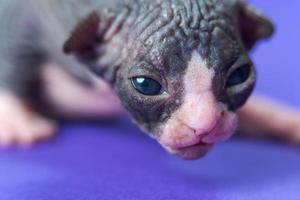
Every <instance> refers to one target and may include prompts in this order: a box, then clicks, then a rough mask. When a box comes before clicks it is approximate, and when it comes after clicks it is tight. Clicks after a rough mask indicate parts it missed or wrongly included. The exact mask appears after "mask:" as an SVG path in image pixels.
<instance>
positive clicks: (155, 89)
mask: <svg viewBox="0 0 300 200" xmlns="http://www.w3.org/2000/svg"><path fill="white" fill-rule="evenodd" d="M131 82H132V85H133V87H134V88H135V89H136V90H137V91H138V92H139V93H141V94H144V95H148V96H156V95H161V94H163V93H164V89H163V87H162V86H161V84H160V83H159V82H157V81H156V80H154V79H152V78H148V77H142V76H141V77H134V78H132V79H131Z"/></svg>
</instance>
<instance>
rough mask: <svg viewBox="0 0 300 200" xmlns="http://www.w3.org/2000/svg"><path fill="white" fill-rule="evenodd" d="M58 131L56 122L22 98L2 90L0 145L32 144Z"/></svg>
mask: <svg viewBox="0 0 300 200" xmlns="http://www.w3.org/2000/svg"><path fill="white" fill-rule="evenodd" d="M55 132H56V124H55V123H54V122H53V121H51V120H49V119H47V118H44V117H42V116H40V115H38V114H37V113H35V112H34V111H33V110H31V109H30V107H29V106H28V105H26V103H25V102H24V101H23V100H21V99H20V98H18V97H16V96H14V95H13V94H10V93H8V92H0V146H2V147H9V146H14V145H17V146H31V145H32V144H34V143H35V142H37V141H40V140H45V139H48V138H50V137H51V136H53V135H54V134H55Z"/></svg>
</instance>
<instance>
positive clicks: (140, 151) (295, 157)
mask: <svg viewBox="0 0 300 200" xmlns="http://www.w3.org/2000/svg"><path fill="white" fill-rule="evenodd" d="M251 2H252V3H253V4H254V5H256V6H257V7H260V8H262V10H264V11H265V13H266V14H267V15H269V16H270V17H271V18H273V19H274V21H275V23H276V24H277V34H276V36H275V37H274V39H272V41H270V43H266V44H264V45H262V46H261V47H260V48H259V49H257V51H255V53H254V58H255V62H256V63H257V66H258V68H259V78H260V81H259V84H258V91H259V92H263V93H264V94H268V95H271V96H273V97H277V98H278V99H281V100H283V101H286V102H289V103H291V104H293V105H296V106H299V107H300V87H299V77H300V76H299V75H300V54H299V52H300V51H299V46H300V42H299V40H300V39H299V38H298V37H300V28H299V27H300V26H299V25H300V22H299V20H300V12H299V9H300V1H298V0H291V1H288V3H287V1H279V0H278V1H261V0H252V1H251ZM299 198H300V148H295V147H291V146H288V145H285V144H280V143H275V142H268V141H257V140H254V139H250V140H246V139H237V138H235V139H231V140H230V141H228V142H225V143H222V144H220V145H218V146H217V147H216V148H215V149H214V150H213V152H212V153H210V154H209V156H207V157H206V158H205V159H202V160H199V161H195V162H187V161H183V160H181V159H179V158H176V157H173V156H170V155H168V154H167V153H165V152H164V151H163V150H162V148H161V147H160V146H159V145H158V144H156V143H155V142H154V141H152V140H151V139H149V138H148V137H146V136H145V135H143V134H142V133H141V132H140V131H139V130H138V129H137V128H136V127H135V126H134V125H132V124H131V123H130V121H129V120H127V119H124V120H121V121H119V122H117V123H110V124H105V125H101V124H98V125H95V124H63V125H62V130H61V131H60V134H59V136H58V137H57V138H55V139H54V140H52V141H50V142H47V143H43V144H40V145H38V146H36V147H35V148H33V149H30V150H24V149H9V150H0V199H1V200H23V199H26V200H27V199H28V200H29V199H30V200H35V199H37V200H42V199H64V200H68V199H70V200H71V199H72V200H73V199H75V200H87V199H91V200H93V199H101V200H102V199H103V200H105V199H125V200H129V199H143V200H148V199H153V200H160V199H164V200H165V199H170V200H171V199H172V200H176V199H187V200H190V199H201V200H206V199H216V200H219V199H220V200H222V199H226V200H227V199H229V200H231V199H270V200H274V199H284V200H287V199H299Z"/></svg>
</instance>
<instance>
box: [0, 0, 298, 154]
mask: <svg viewBox="0 0 300 200" xmlns="http://www.w3.org/2000/svg"><path fill="white" fill-rule="evenodd" d="M0 26H1V31H0V87H1V93H0V144H1V145H2V146H10V145H30V144H32V143H34V142H35V141H38V140H41V139H45V138H48V137H50V136H52V135H53V134H54V133H55V132H56V123H55V121H53V118H51V120H50V118H49V117H46V115H43V114H41V113H42V112H41V111H40V108H46V110H47V111H48V112H51V113H56V114H60V116H61V115H63V116H65V117H66V116H67V117H72V116H75V115H77V116H81V117H91V116H92V117H99V118H105V117H115V116H117V115H118V114H122V113H123V112H124V111H123V109H122V107H121V105H120V104H119V102H121V104H122V105H123V107H124V108H126V110H127V111H128V112H129V113H130V115H131V116H132V117H133V119H134V121H135V122H136V123H137V124H138V125H139V126H140V127H141V128H142V129H143V130H144V131H145V132H147V133H148V134H149V135H150V136H151V137H153V138H154V139H156V140H157V141H158V142H159V143H160V144H161V145H162V146H163V147H164V148H165V149H166V150H167V151H168V152H170V153H172V154H176V155H178V156H180V157H182V158H184V159H197V158H200V157H202V156H204V155H205V154H206V153H207V152H208V151H209V150H210V149H211V148H212V147H213V146H214V144H216V143H217V142H219V141H222V140H225V139H227V138H229V137H230V136H232V134H233V133H234V132H235V130H236V128H237V123H238V117H237V116H238V115H239V116H240V119H241V120H240V121H241V124H242V127H246V128H245V130H246V131H248V132H252V133H256V132H268V133H269V134H271V133H272V134H273V135H271V136H282V137H283V138H285V139H287V140H290V141H298V142H299V141H300V123H299V122H300V114H299V113H297V112H294V111H293V110H289V109H287V108H285V107H283V106H279V105H275V104H270V102H268V101H264V100H261V99H250V100H249V101H248V102H247V103H246V101H247V99H248V97H249V96H250V94H251V93H252V90H253V88H254V85H255V81H256V72H255V69H254V66H253V63H252V61H251V59H250V58H249V55H248V52H249V51H250V50H251V48H252V47H253V46H254V45H255V43H256V42H257V41H258V40H260V39H264V38H268V37H270V36H271V35H272V33H273V25H272V23H271V22H270V21H269V20H268V19H266V18H265V17H263V16H262V15H261V14H260V13H258V12H257V11H255V10H254V9H252V8H250V7H249V6H248V5H247V4H246V3H245V2H244V1H242V0H126V1H122V0H110V1H107V0H42V1H38V0H26V1H24V0H2V1H1V3H0ZM113 91H114V92H115V93H114V92H113ZM115 94H116V95H115ZM243 105H244V107H242V106H243ZM240 108H241V109H240ZM57 116H58V115H57ZM250 130H252V131H250Z"/></svg>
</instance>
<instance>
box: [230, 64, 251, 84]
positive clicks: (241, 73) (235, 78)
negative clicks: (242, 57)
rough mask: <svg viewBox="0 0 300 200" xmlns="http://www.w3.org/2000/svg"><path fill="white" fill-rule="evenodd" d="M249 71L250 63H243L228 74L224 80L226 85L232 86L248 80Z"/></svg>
mask: <svg viewBox="0 0 300 200" xmlns="http://www.w3.org/2000/svg"><path fill="white" fill-rule="evenodd" d="M250 72H251V66H250V65H243V66H241V67H239V68H237V69H236V70H234V71H233V72H231V74H230V75H229V77H228V78H227V81H226V87H227V88H229V87H233V86H236V85H239V84H242V83H244V82H245V81H247V80H248V78H249V76H250Z"/></svg>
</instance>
